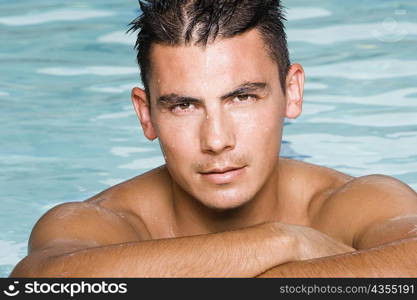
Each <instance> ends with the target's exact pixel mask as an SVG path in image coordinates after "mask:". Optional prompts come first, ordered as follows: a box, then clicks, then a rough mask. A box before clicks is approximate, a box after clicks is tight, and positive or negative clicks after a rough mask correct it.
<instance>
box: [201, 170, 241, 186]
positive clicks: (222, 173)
mask: <svg viewBox="0 0 417 300" xmlns="http://www.w3.org/2000/svg"><path fill="white" fill-rule="evenodd" d="M245 170H246V166H243V167H226V168H221V169H212V170H209V171H207V172H201V173H200V174H201V176H202V177H203V178H204V179H205V180H207V181H209V182H211V183H214V184H226V183H231V182H233V181H235V180H237V179H238V178H239V177H240V176H241V175H242V174H243V173H244V172H245Z"/></svg>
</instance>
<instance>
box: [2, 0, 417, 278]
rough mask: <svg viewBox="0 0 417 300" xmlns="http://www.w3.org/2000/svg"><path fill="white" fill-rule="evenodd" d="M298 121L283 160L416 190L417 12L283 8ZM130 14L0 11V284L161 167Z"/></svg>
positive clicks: (329, 3) (9, 6)
mask: <svg viewBox="0 0 417 300" xmlns="http://www.w3.org/2000/svg"><path fill="white" fill-rule="evenodd" d="M285 4H286V6H287V7H288V9H289V14H288V20H289V21H288V24H287V27H288V37H289V45H290V50H291V56H292V60H293V61H294V62H295V61H297V62H300V63H302V64H303V66H304V67H305V71H306V74H307V83H306V91H305V105H304V112H303V115H302V116H301V117H300V118H299V119H297V120H296V121H290V122H288V123H287V125H286V126H285V131H284V145H283V155H285V156H290V157H295V158H299V159H303V160H305V161H309V162H312V163H316V164H320V165H325V166H328V167H332V168H335V169H338V170H340V171H343V172H346V173H348V174H351V175H354V176H360V175H366V174H372V173H382V174H386V175H391V176H394V177H396V178H398V179H400V180H402V181H404V182H406V183H407V184H409V185H410V186H411V187H413V188H414V189H417V2H416V1H415V0H399V1H379V0H367V1H364V0H363V1H362V0H358V1H334V0H320V1H314V2H312V1H308V0H291V1H290V0H287V1H286V2H285ZM137 12H138V11H137V2H136V1H114V0H89V1H76V0H73V1H58V0H40V1H29V0H20V1H10V0H0V112H1V118H0V141H1V147H0V169H1V172H0V203H1V208H2V209H1V210H0V228H1V231H0V276H3V277H4V276H8V274H9V273H10V271H11V269H12V267H13V266H14V265H15V264H16V263H17V262H18V260H20V259H21V258H22V257H24V255H25V253H26V245H27V240H28V237H29V234H30V230H31V229H32V227H33V225H34V223H35V222H36V221H37V219H38V218H39V217H40V216H41V215H42V214H43V213H44V212H46V211H47V210H48V209H49V208H50V207H52V206H54V205H56V204H58V203H62V202H66V201H74V200H83V199H86V198H88V197H90V196H92V195H94V194H96V193H97V192H99V191H101V190H103V189H106V188H107V187H109V186H111V185H113V184H115V183H118V182H121V181H123V180H126V179H128V178H130V177H133V176H135V175H137V174H140V173H142V172H144V171H146V170H149V169H151V168H153V167H155V166H158V165H160V164H162V163H163V158H162V156H161V153H160V150H159V146H158V144H157V142H153V143H151V142H148V141H147V140H145V138H144V137H143V135H142V133H141V131H140V128H139V124H138V121H137V119H136V116H135V115H134V112H133V109H132V107H131V102H130V89H131V88H132V87H133V86H135V85H137V84H138V82H139V75H138V70H137V66H136V62H135V53H134V51H133V47H132V44H133V40H134V37H133V36H127V35H125V34H124V32H125V31H126V29H127V24H128V23H129V21H131V20H132V19H133V18H134V17H135V16H136V15H137Z"/></svg>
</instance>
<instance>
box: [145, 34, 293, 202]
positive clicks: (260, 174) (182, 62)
mask: <svg viewBox="0 0 417 300" xmlns="http://www.w3.org/2000/svg"><path fill="white" fill-rule="evenodd" d="M151 65H152V71H151V78H150V83H149V88H150V94H151V98H152V99H151V112H150V116H151V125H150V126H151V127H152V130H153V131H154V132H155V134H156V136H158V138H159V142H160V144H161V148H162V151H163V152H164V155H165V159H166V162H167V167H168V170H169V172H170V174H171V176H172V177H173V179H174V180H175V181H176V182H177V183H178V184H179V186H180V187H181V188H182V189H183V190H185V191H186V192H187V193H188V194H190V195H191V196H193V197H194V198H195V199H197V200H198V201H200V202H201V203H203V204H204V205H205V206H208V207H211V208H216V209H229V208H235V207H238V206H240V205H242V204H244V203H246V202H247V201H249V200H250V199H252V198H253V197H254V196H255V195H256V193H257V192H258V191H260V189H261V188H262V187H263V185H264V184H265V183H266V181H267V180H268V177H269V176H270V175H271V174H272V171H273V169H274V168H275V166H276V162H277V159H278V153H279V150H280V143H281V136H282V126H283V119H284V116H285V110H286V99H285V96H284V94H283V92H282V89H281V87H280V81H279V72H278V66H277V64H276V63H275V62H274V61H273V60H272V59H271V57H270V56H269V54H268V51H267V50H266V46H265V43H264V41H263V40H262V38H261V37H260V35H259V33H258V32H257V31H256V30H252V31H249V32H247V33H245V34H243V35H241V36H237V37H233V38H229V39H221V40H219V41H216V42H215V43H212V44H209V45H208V46H207V47H206V48H202V47H198V46H179V47H170V46H163V45H154V47H153V48H152V53H151ZM145 134H146V132H145Z"/></svg>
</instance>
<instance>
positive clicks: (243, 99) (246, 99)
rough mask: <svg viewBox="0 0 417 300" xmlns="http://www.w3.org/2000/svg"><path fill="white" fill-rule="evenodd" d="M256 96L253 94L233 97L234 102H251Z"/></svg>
mask: <svg viewBox="0 0 417 300" xmlns="http://www.w3.org/2000/svg"><path fill="white" fill-rule="evenodd" d="M256 99H257V97H256V96H255V95H249V94H246V95H239V96H236V97H235V100H234V101H235V102H240V103H241V102H253V101H256Z"/></svg>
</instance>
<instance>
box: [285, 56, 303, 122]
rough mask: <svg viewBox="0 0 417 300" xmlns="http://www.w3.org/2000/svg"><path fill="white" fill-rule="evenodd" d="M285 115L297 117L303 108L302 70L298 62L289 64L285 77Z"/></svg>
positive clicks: (292, 117)
mask: <svg viewBox="0 0 417 300" xmlns="http://www.w3.org/2000/svg"><path fill="white" fill-rule="evenodd" d="M285 90H286V99H287V108H286V116H287V118H290V119H295V118H297V117H298V116H299V115H300V114H301V111H302V109H303V93H304V70H303V67H302V66H301V65H300V64H293V65H291V67H290V69H289V71H288V74H287V79H286V87H285Z"/></svg>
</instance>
